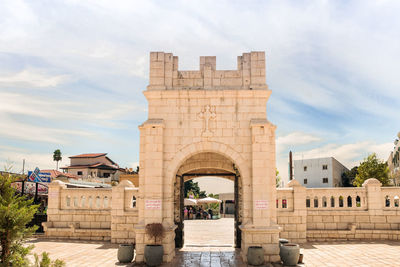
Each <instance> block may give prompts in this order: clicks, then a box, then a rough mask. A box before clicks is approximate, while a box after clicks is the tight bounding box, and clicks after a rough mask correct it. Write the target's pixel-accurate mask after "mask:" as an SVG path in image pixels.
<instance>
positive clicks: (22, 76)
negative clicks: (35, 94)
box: [0, 69, 68, 88]
mask: <svg viewBox="0 0 400 267" xmlns="http://www.w3.org/2000/svg"><path fill="white" fill-rule="evenodd" d="M67 79H68V76H67V75H54V76H52V75H49V74H47V73H46V72H45V71H43V70H37V69H25V70H23V71H20V72H17V73H13V74H8V75H5V74H3V75H0V86H2V87H39V88H40V87H54V86H57V85H60V84H61V83H62V82H64V81H66V80H67Z"/></svg>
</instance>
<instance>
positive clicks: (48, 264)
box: [32, 252, 65, 267]
mask: <svg viewBox="0 0 400 267" xmlns="http://www.w3.org/2000/svg"><path fill="white" fill-rule="evenodd" d="M34 257H35V263H34V264H33V266H32V267H64V266H65V262H64V261H63V260H59V259H57V260H55V261H52V260H51V259H50V257H49V253H47V252H43V253H42V258H41V259H39V256H38V255H37V254H36V253H35V254H34Z"/></svg>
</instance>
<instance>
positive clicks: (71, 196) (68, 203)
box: [60, 188, 112, 210]
mask: <svg viewBox="0 0 400 267" xmlns="http://www.w3.org/2000/svg"><path fill="white" fill-rule="evenodd" d="M111 196H112V194H111V188H90V189H89V188H64V189H62V190H61V196H60V197H61V209H69V210H71V209H84V210H88V209H94V210H99V209H103V210H104V209H105V210H109V209H111V198H112V197H111Z"/></svg>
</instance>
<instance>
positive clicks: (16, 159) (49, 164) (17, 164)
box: [0, 147, 69, 173]
mask: <svg viewBox="0 0 400 267" xmlns="http://www.w3.org/2000/svg"><path fill="white" fill-rule="evenodd" d="M0 148H1V147H0ZM68 157H69V155H62V158H63V160H62V161H61V162H59V163H58V165H59V166H63V165H67V164H68V163H69V162H68V161H69V159H68ZM24 159H25V173H27V171H28V170H31V171H32V170H34V169H35V168H36V167H39V169H42V170H45V169H56V162H55V161H53V154H52V153H34V152H30V151H27V150H21V149H19V148H17V147H15V148H12V147H9V149H8V150H5V149H0V164H1V165H0V169H1V170H3V169H4V168H5V167H12V169H11V171H12V172H16V173H21V172H22V166H23V163H22V162H23V160H24ZM10 163H11V166H6V165H8V164H10Z"/></svg>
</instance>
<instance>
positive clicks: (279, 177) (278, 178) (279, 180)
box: [275, 169, 282, 188]
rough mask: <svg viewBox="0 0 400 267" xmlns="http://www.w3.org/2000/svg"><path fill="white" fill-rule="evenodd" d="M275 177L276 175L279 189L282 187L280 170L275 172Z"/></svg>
mask: <svg viewBox="0 0 400 267" xmlns="http://www.w3.org/2000/svg"><path fill="white" fill-rule="evenodd" d="M275 175H276V187H277V188H278V187H279V186H280V185H281V180H282V178H281V176H280V175H279V171H278V169H276V170H275Z"/></svg>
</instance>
